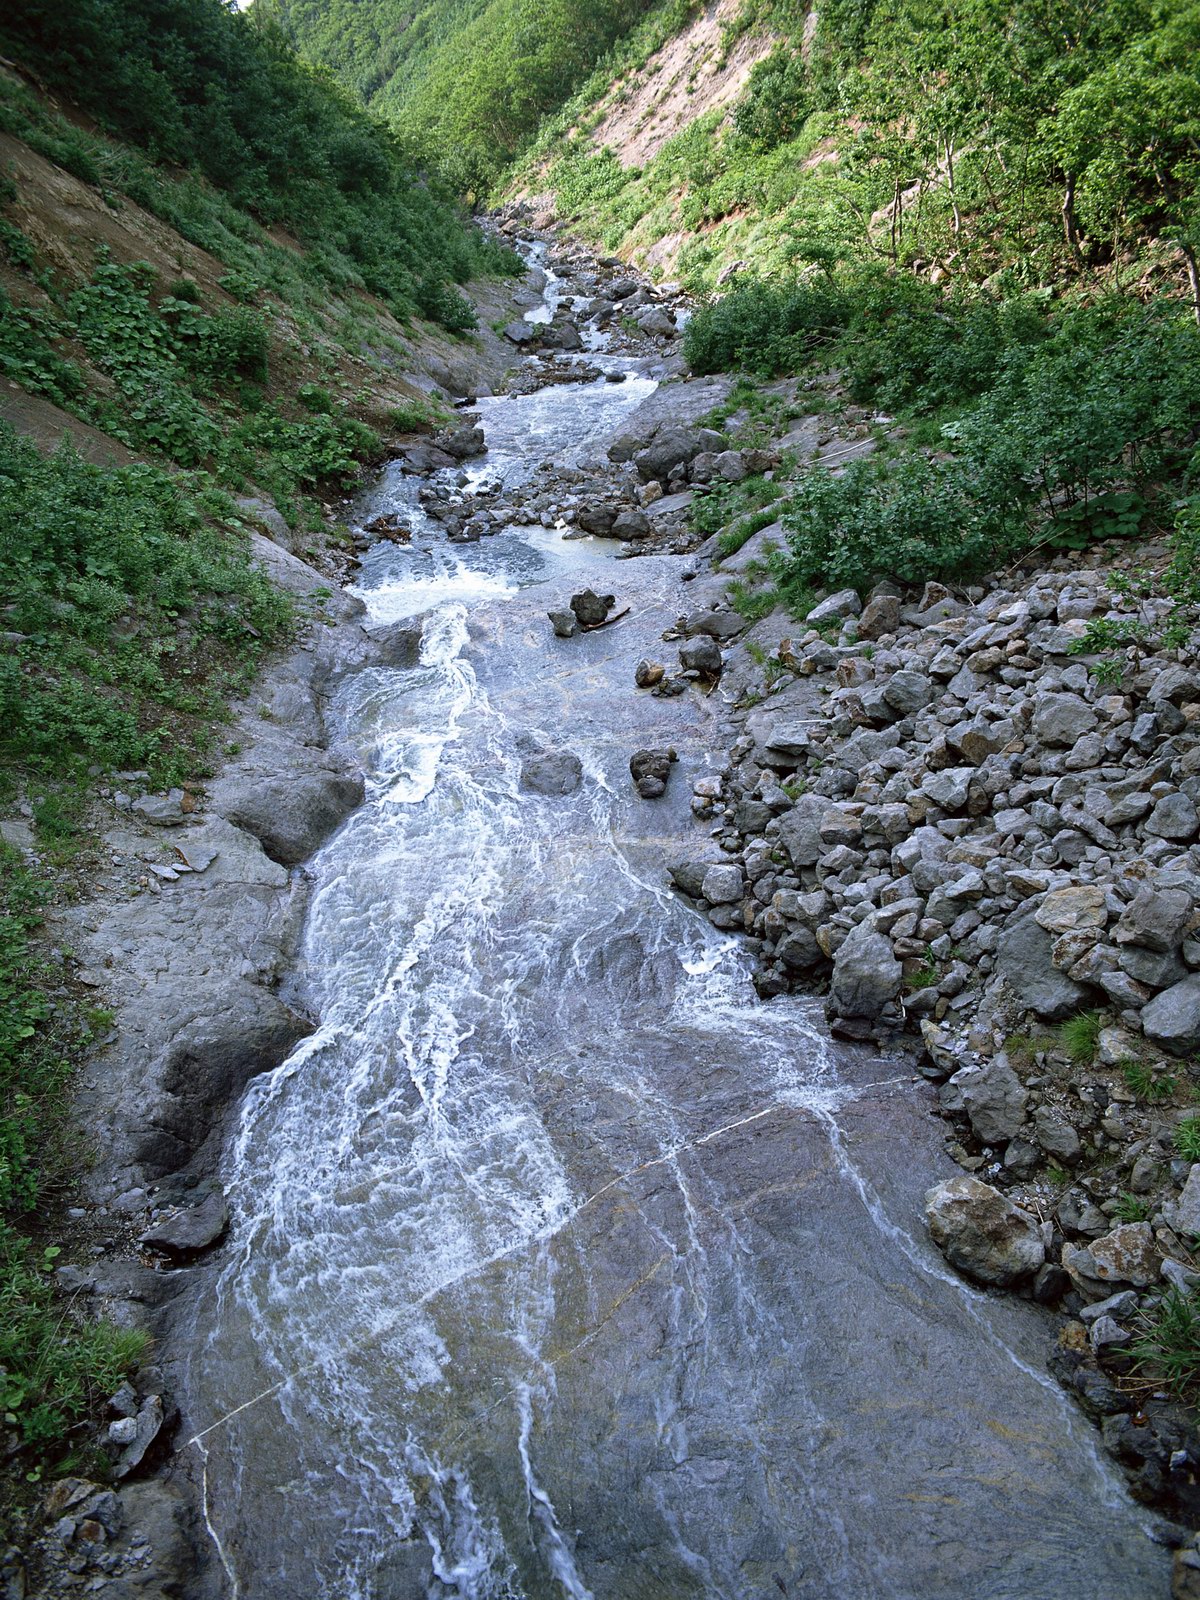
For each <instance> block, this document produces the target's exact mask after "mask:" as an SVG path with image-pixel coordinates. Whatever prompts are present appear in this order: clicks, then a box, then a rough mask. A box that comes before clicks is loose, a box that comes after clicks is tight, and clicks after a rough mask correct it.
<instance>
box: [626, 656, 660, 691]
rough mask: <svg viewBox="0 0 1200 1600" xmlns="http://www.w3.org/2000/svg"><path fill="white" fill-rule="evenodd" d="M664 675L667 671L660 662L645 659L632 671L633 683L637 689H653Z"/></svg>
mask: <svg viewBox="0 0 1200 1600" xmlns="http://www.w3.org/2000/svg"><path fill="white" fill-rule="evenodd" d="M666 675H667V669H666V667H664V666H663V664H662V662H661V661H648V660H646V659H645V658H643V659H642V660H641V661H639V662H638V664H637V666H636V667H634V669H633V681H634V683H635V684H636V685H637V687H638V688H639V689H653V687H654V685H655V684H656V683H661V682H662V681H663V679H664V678H665V677H666Z"/></svg>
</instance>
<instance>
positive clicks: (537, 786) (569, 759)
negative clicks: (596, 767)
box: [520, 747, 583, 796]
mask: <svg viewBox="0 0 1200 1600" xmlns="http://www.w3.org/2000/svg"><path fill="white" fill-rule="evenodd" d="M582 782H583V762H582V761H580V759H579V757H578V756H577V755H576V754H575V752H574V751H573V750H567V749H564V748H562V747H552V748H549V749H540V750H536V751H534V752H533V753H531V754H529V755H527V756H525V758H524V759H523V760H522V762H521V777H520V784H521V788H522V789H526V790H529V791H530V792H532V793H533V794H545V795H559V796H561V795H568V794H574V793H575V791H576V789H578V787H579V785H580V784H581V783H582Z"/></svg>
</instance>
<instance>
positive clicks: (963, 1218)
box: [925, 1173, 1046, 1286]
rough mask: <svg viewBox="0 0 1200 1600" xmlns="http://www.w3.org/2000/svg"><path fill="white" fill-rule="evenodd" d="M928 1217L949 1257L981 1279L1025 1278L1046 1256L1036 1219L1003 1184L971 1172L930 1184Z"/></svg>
mask: <svg viewBox="0 0 1200 1600" xmlns="http://www.w3.org/2000/svg"><path fill="white" fill-rule="evenodd" d="M925 1217H926V1220H927V1222H928V1224H929V1233H930V1237H931V1238H932V1239H933V1242H934V1243H935V1244H936V1245H937V1247H938V1249H939V1250H941V1252H942V1254H943V1255H944V1256H945V1257H946V1259H947V1261H949V1262H951V1264H952V1265H954V1266H956V1267H957V1268H958V1269H959V1271H960V1272H965V1273H966V1274H967V1276H968V1277H970V1278H974V1279H975V1280H976V1282H977V1283H986V1284H997V1285H1005V1286H1006V1285H1009V1284H1014V1283H1019V1282H1021V1280H1022V1279H1028V1278H1031V1277H1032V1276H1033V1274H1034V1273H1035V1272H1037V1270H1038V1268H1039V1267H1040V1266H1041V1265H1042V1263H1043V1262H1044V1261H1045V1259H1046V1247H1045V1245H1044V1243H1043V1242H1042V1233H1041V1229H1040V1228H1039V1227H1038V1224H1037V1222H1036V1221H1035V1219H1034V1218H1033V1217H1031V1216H1030V1215H1029V1213H1028V1212H1027V1211H1022V1210H1020V1209H1019V1208H1018V1207H1017V1206H1015V1205H1013V1203H1012V1201H1011V1200H1009V1199H1008V1197H1007V1196H1006V1195H1004V1194H1001V1192H1000V1190H999V1189H993V1188H992V1187H991V1185H990V1184H986V1183H981V1182H980V1181H979V1179H978V1178H972V1177H970V1176H969V1175H968V1174H966V1173H964V1174H963V1175H962V1176H961V1177H955V1178H948V1179H947V1180H946V1182H945V1183H939V1184H938V1185H937V1186H936V1187H935V1188H933V1189H930V1191H929V1192H928V1194H927V1195H926V1196H925Z"/></svg>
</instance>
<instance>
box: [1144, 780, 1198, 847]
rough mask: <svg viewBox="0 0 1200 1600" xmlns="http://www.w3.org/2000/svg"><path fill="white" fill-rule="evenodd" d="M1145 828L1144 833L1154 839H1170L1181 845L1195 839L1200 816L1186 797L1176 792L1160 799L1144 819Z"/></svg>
mask: <svg viewBox="0 0 1200 1600" xmlns="http://www.w3.org/2000/svg"><path fill="white" fill-rule="evenodd" d="M1145 826H1146V832H1147V833H1149V834H1152V835H1153V836H1154V837H1155V838H1156V839H1172V840H1174V841H1176V842H1178V843H1183V842H1184V841H1185V840H1187V839H1194V838H1195V837H1196V830H1197V829H1198V828H1200V816H1198V815H1197V813H1196V808H1195V806H1194V805H1193V804H1192V802H1191V801H1190V800H1189V799H1188V797H1187V795H1185V794H1180V793H1179V792H1178V791H1177V792H1176V793H1175V794H1167V795H1164V796H1163V797H1162V799H1161V800H1160V801H1159V802H1158V804H1157V805H1156V806H1155V808H1154V810H1153V811H1152V812H1151V813H1150V815H1149V816H1148V817H1147V818H1146V824H1145Z"/></svg>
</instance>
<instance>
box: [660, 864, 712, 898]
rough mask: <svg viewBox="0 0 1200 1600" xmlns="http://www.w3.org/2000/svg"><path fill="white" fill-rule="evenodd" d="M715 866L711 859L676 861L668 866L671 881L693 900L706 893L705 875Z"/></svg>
mask: <svg viewBox="0 0 1200 1600" xmlns="http://www.w3.org/2000/svg"><path fill="white" fill-rule="evenodd" d="M712 866H713V863H712V862H711V861H676V862H675V863H674V864H673V865H672V866H669V867H668V868H667V872H668V873H669V874H670V878H671V882H672V883H673V884H674V885H675V887H676V888H677V889H679V890H681V891H682V892H683V893H684V894H686V895H689V896H690V897H691V898H692V899H693V900H699V899H700V897H701V896H702V894H703V893H704V877H705V874H706V873H707V872H708V871H709V869H710V868H711V867H712Z"/></svg>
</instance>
